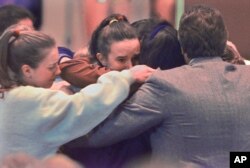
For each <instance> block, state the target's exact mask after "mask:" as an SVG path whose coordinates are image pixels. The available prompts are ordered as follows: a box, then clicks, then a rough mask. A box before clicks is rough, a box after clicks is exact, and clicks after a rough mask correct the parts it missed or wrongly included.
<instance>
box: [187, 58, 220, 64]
mask: <svg viewBox="0 0 250 168" xmlns="http://www.w3.org/2000/svg"><path fill="white" fill-rule="evenodd" d="M214 61H223V60H222V58H221V57H199V58H193V59H191V60H190V61H189V63H188V64H189V65H191V66H192V65H194V64H197V63H201V62H214Z"/></svg>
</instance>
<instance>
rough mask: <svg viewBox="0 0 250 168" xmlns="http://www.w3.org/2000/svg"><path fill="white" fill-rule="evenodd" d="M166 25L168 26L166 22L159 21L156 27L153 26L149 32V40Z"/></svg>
mask: <svg viewBox="0 0 250 168" xmlns="http://www.w3.org/2000/svg"><path fill="white" fill-rule="evenodd" d="M167 26H169V24H167V23H161V24H159V25H158V26H157V27H155V28H154V29H153V31H152V32H151V33H150V40H152V39H153V38H154V37H155V36H156V34H157V33H158V32H159V31H161V30H162V29H164V28H166V27H167Z"/></svg>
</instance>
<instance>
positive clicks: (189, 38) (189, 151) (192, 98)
mask: <svg viewBox="0 0 250 168" xmlns="http://www.w3.org/2000/svg"><path fill="white" fill-rule="evenodd" d="M179 39H180V43H181V46H182V49H183V52H184V55H185V57H186V59H187V61H188V63H189V64H188V65H185V66H182V67H178V68H175V69H171V70H165V71H161V70H158V71H156V72H155V73H154V74H153V75H152V76H151V77H150V78H149V79H148V81H147V82H146V83H145V84H143V86H142V87H141V88H140V89H139V90H138V91H137V92H136V93H135V94H134V95H133V96H132V97H131V99H130V100H128V101H127V102H125V103H124V104H123V105H122V106H120V107H119V108H118V109H117V113H116V114H115V115H114V116H112V117H110V118H108V119H107V120H106V121H105V122H104V123H103V124H102V125H100V126H99V127H98V128H97V129H96V130H95V132H93V133H92V134H90V135H89V136H88V138H87V139H85V140H84V141H81V145H84V146H92V147H100V146H106V145H110V144H113V143H117V142H119V141H121V140H124V139H128V138H131V137H134V136H137V135H139V134H141V133H145V132H148V133H149V134H150V143H151V147H152V156H151V159H152V160H151V161H153V163H154V164H156V163H159V164H160V166H159V167H165V166H166V167H175V168H179V167H205V168H207V167H209V168H210V167H218V168H224V167H225V168H228V167H229V154H230V151H250V103H249V102H250V85H248V83H249V81H250V75H249V74H250V67H249V66H245V65H233V64H230V63H227V62H223V61H222V59H221V58H220V56H221V55H222V54H223V52H224V49H225V46H226V41H227V30H226V27H225V25H224V22H223V19H222V16H221V14H220V12H219V11H218V10H216V9H214V8H210V7H206V6H194V7H193V8H191V9H190V10H189V11H187V12H185V13H184V15H183V16H182V18H181V21H180V28H179ZM154 164H153V166H155V165H154ZM157 165H158V164H156V166H157ZM153 166H152V167H153Z"/></svg>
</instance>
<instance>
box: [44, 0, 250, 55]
mask: <svg viewBox="0 0 250 168" xmlns="http://www.w3.org/2000/svg"><path fill="white" fill-rule="evenodd" d="M82 1H83V0H43V25H42V31H45V32H47V33H49V34H50V35H52V36H53V37H55V38H56V40H57V42H58V44H59V45H65V46H68V47H70V48H72V49H73V50H77V49H79V48H80V47H82V46H84V45H86V44H87V41H88V39H86V32H85V27H84V25H86V24H87V23H84V17H83V16H84V7H83V4H82ZM137 1H138V2H137ZM139 1H140V3H139ZM142 1H143V2H142ZM132 2H133V5H134V8H138V11H137V17H136V16H135V17H130V18H129V19H130V20H132V21H134V20H136V19H141V18H145V16H148V14H147V13H148V12H146V11H147V10H148V5H147V3H148V0H134V1H132ZM142 3H143V5H142ZM196 3H205V4H209V5H212V6H215V7H216V8H218V9H219V10H220V11H221V12H222V14H223V17H224V19H225V22H226V24H227V27H228V31H229V40H231V41H232V42H234V43H235V44H236V46H237V47H238V49H239V51H240V53H241V54H242V56H244V57H245V58H248V59H250V19H249V18H250V0H239V1H237V0H185V7H188V6H190V5H193V4H196ZM133 10H134V9H132V11H133ZM134 11H136V10H134ZM143 11H144V12H143ZM93 12H98V11H95V10H94V9H93ZM134 13H136V12H134Z"/></svg>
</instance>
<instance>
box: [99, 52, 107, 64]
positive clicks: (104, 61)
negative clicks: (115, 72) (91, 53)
mask: <svg viewBox="0 0 250 168" xmlns="http://www.w3.org/2000/svg"><path fill="white" fill-rule="evenodd" d="M96 58H97V59H98V61H99V62H100V63H101V64H102V66H105V67H106V66H107V59H106V57H104V56H103V54H101V53H97V54H96Z"/></svg>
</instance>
